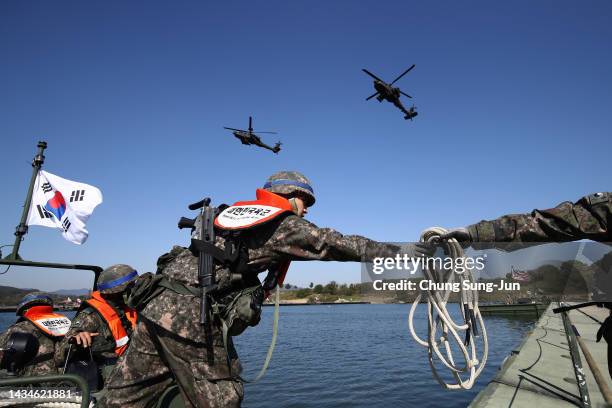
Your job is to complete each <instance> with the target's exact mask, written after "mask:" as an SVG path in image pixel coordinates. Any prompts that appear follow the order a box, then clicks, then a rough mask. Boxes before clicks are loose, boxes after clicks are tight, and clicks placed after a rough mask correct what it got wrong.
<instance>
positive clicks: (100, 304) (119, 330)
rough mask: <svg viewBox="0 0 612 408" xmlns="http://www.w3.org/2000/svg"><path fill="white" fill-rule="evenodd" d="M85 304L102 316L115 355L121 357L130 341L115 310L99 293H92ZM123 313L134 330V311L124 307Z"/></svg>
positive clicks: (135, 318) (135, 315) (135, 316)
mask: <svg viewBox="0 0 612 408" xmlns="http://www.w3.org/2000/svg"><path fill="white" fill-rule="evenodd" d="M86 302H87V304H88V305H90V306H91V307H93V308H94V309H96V310H97V311H98V313H100V316H102V318H103V319H104V320H105V321H106V324H107V325H108V328H109V329H110V331H111V333H112V334H113V338H114V339H115V354H117V356H121V355H122V354H123V353H124V352H125V350H126V349H127V346H128V342H129V341H130V338H129V336H128V334H127V332H126V331H125V328H124V327H123V325H122V324H121V318H120V317H119V315H118V314H117V312H115V309H113V307H111V306H110V305H109V304H108V303H107V302H106V300H104V298H103V297H102V296H101V295H100V292H99V291H95V292H92V293H91V299H88V300H87V301H86ZM123 312H124V313H125V316H126V317H127V319H128V320H129V322H130V324H131V325H132V328H134V327H135V326H136V320H137V314H136V311H135V310H133V309H130V308H129V307H127V306H124V307H123Z"/></svg>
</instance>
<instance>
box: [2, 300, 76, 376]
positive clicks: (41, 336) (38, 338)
mask: <svg viewBox="0 0 612 408" xmlns="http://www.w3.org/2000/svg"><path fill="white" fill-rule="evenodd" d="M17 316H19V318H18V319H17V322H16V323H15V324H13V325H12V326H11V327H9V328H8V330H7V331H6V332H5V333H3V334H2V335H0V348H3V349H6V348H7V346H8V343H9V340H10V338H11V335H14V334H16V333H23V334H27V335H31V336H32V338H33V340H34V344H35V346H34V348H36V347H37V348H38V351H37V353H36V356H35V357H34V358H33V359H32V360H30V361H29V362H27V363H26V365H25V367H23V368H22V369H21V370H19V372H18V374H19V375H25V376H32V375H51V374H57V368H56V365H55V362H54V361H53V354H54V352H55V346H56V343H57V342H58V341H59V340H60V339H62V338H63V337H64V335H65V334H66V333H67V332H68V328H69V327H70V319H68V318H67V317H66V316H64V315H62V314H59V313H54V312H53V300H52V299H51V298H50V297H49V296H47V295H44V294H42V293H30V294H28V295H26V296H24V298H23V299H22V300H21V302H20V303H19V306H18V307H17Z"/></svg>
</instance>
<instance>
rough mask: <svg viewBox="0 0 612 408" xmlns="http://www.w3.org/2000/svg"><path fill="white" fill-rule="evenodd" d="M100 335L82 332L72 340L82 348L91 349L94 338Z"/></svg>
mask: <svg viewBox="0 0 612 408" xmlns="http://www.w3.org/2000/svg"><path fill="white" fill-rule="evenodd" d="M98 334H99V333H92V332H80V333H77V334H76V335H75V336H74V337H73V338H72V339H71V340H72V341H75V342H76V344H78V345H79V346H82V347H85V348H87V347H91V343H92V342H93V337H95V336H97V335H98Z"/></svg>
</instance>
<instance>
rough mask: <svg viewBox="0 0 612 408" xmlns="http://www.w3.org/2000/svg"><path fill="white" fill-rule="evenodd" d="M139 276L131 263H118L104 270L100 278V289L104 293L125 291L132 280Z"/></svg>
mask: <svg viewBox="0 0 612 408" xmlns="http://www.w3.org/2000/svg"><path fill="white" fill-rule="evenodd" d="M137 277H138V272H136V270H134V268H132V267H131V266H129V265H124V264H117V265H113V266H109V267H108V268H106V269H105V270H103V271H102V273H101V274H100V277H99V278H98V290H99V291H100V293H102V294H104V295H110V294H113V293H121V292H123V291H124V290H125V289H126V288H127V287H128V285H129V284H130V282H132V281H134V280H135V279H136V278H137Z"/></svg>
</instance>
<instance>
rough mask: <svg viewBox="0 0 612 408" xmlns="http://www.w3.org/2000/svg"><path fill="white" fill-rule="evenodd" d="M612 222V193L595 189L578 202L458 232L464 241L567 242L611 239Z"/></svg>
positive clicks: (486, 223)
mask: <svg viewBox="0 0 612 408" xmlns="http://www.w3.org/2000/svg"><path fill="white" fill-rule="evenodd" d="M611 222H612V193H595V194H591V195H588V196H586V197H583V198H581V199H580V200H578V201H577V202H575V203H571V202H569V201H566V202H563V203H561V204H559V205H558V206H556V207H554V208H550V209H547V210H533V211H532V212H531V213H529V214H515V215H505V216H503V217H500V218H498V219H496V220H492V221H481V222H479V223H477V224H474V225H470V226H468V227H467V228H464V229H460V230H458V231H457V232H456V233H455V235H457V238H458V239H459V240H460V241H468V240H469V241H472V242H511V241H515V242H567V241H576V240H580V239H590V240H593V241H600V242H611V241H612V237H611V235H612V234H611V232H610V223H611ZM466 233H467V234H466ZM452 234H453V232H451V234H449V235H452ZM461 238H463V239H461Z"/></svg>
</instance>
